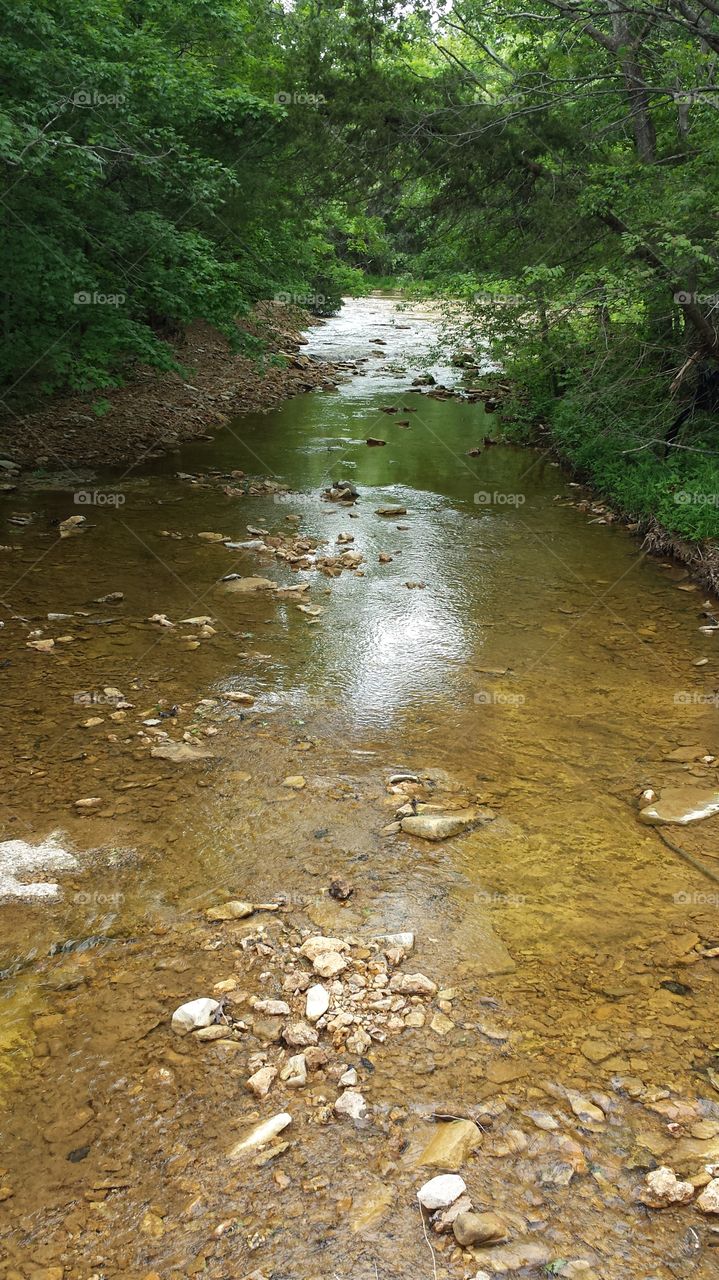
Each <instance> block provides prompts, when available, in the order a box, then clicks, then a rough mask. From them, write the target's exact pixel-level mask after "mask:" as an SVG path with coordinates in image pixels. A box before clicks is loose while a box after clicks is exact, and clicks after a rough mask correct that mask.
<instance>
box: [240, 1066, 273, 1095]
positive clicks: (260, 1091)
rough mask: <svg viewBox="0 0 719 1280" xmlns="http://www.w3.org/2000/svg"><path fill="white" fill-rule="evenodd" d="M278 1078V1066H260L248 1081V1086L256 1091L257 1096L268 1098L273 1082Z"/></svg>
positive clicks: (252, 1090) (253, 1091)
mask: <svg viewBox="0 0 719 1280" xmlns="http://www.w3.org/2000/svg"><path fill="white" fill-rule="evenodd" d="M276 1078H277V1068H276V1067H260V1069H259V1071H256V1072H255V1074H254V1075H253V1076H250V1078H249V1080H248V1081H247V1088H248V1089H249V1090H250V1091H251V1092H252V1093H254V1095H255V1097H256V1098H266V1097H267V1094H268V1093H269V1091H270V1088H271V1087H272V1082H273V1080H275V1079H276Z"/></svg>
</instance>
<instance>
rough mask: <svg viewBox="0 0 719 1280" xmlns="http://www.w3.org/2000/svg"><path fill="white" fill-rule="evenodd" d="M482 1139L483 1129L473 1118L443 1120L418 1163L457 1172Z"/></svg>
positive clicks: (418, 1164)
mask: <svg viewBox="0 0 719 1280" xmlns="http://www.w3.org/2000/svg"><path fill="white" fill-rule="evenodd" d="M481 1141H482V1134H481V1131H480V1130H479V1129H478V1127H477V1125H476V1124H474V1123H473V1122H472V1121H471V1120H450V1121H443V1122H442V1123H441V1124H438V1125H436V1126H435V1132H434V1133H433V1134H432V1137H431V1138H430V1140H429V1142H428V1143H427V1145H426V1147H425V1148H424V1150H423V1151H422V1152H420V1155H419V1156H418V1158H417V1160H416V1165H417V1166H418V1167H425V1168H428V1169H443V1170H446V1171H447V1172H449V1173H456V1172H457V1170H458V1169H461V1167H462V1165H463V1164H465V1163H466V1161H467V1157H468V1156H469V1153H470V1152H471V1151H474V1149H475V1147H478V1146H479V1144H480V1142H481Z"/></svg>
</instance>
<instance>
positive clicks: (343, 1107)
mask: <svg viewBox="0 0 719 1280" xmlns="http://www.w3.org/2000/svg"><path fill="white" fill-rule="evenodd" d="M366 1111H367V1103H366V1102H365V1100H364V1098H363V1097H362V1094H361V1093H358V1092H357V1090H356V1089H345V1091H344V1093H341V1094H340V1096H339V1098H338V1099H337V1101H336V1102H335V1113H336V1114H337V1115H338V1116H349V1118H350V1119H351V1120H361V1119H362V1117H363V1116H364V1115H365V1113H366Z"/></svg>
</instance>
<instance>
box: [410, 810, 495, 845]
mask: <svg viewBox="0 0 719 1280" xmlns="http://www.w3.org/2000/svg"><path fill="white" fill-rule="evenodd" d="M490 813H491V811H489V810H485V811H484V812H480V811H479V810H476V809H461V810H459V811H458V812H457V813H417V814H412V815H411V816H410V817H408V818H403V819H402V823H401V825H402V830H403V831H406V832H407V834H408V835H410V836H419V837H420V839H422V840H449V839H450V838H451V837H452V836H458V835H461V833H462V832H463V831H469V830H470V828H471V827H473V826H475V825H476V824H477V822H479V821H480V820H481V819H482V818H484V817H485V816H486V817H489V816H490ZM491 816H492V817H494V814H491Z"/></svg>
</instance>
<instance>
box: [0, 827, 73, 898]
mask: <svg viewBox="0 0 719 1280" xmlns="http://www.w3.org/2000/svg"><path fill="white" fill-rule="evenodd" d="M77 865H78V864H77V860H76V858H74V857H73V855H72V854H71V853H69V852H68V850H67V849H64V848H63V847H62V845H61V844H60V843H59V833H56V832H54V833H53V834H52V835H50V836H48V837H47V839H45V840H43V841H41V842H40V843H39V844H28V842H27V841H26V840H4V841H3V842H2V843H1V844H0V898H51V897H54V895H55V894H56V893H58V891H59V889H60V886H59V884H56V883H55V882H54V881H50V880H48V881H25V879H24V878H25V877H26V876H28V875H31V874H32V873H33V872H35V871H42V872H44V871H46V870H50V869H51V868H52V869H54V868H57V869H59V870H63V871H72V870H74V869H75V868H76V867H77Z"/></svg>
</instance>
